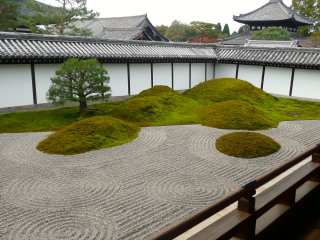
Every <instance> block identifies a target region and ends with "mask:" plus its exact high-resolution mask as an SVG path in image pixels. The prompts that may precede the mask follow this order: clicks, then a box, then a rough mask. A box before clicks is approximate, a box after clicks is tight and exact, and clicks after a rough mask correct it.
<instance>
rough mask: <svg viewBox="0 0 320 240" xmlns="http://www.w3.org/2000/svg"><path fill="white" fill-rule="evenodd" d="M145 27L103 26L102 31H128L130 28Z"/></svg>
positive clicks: (140, 28) (138, 28)
mask: <svg viewBox="0 0 320 240" xmlns="http://www.w3.org/2000/svg"><path fill="white" fill-rule="evenodd" d="M142 28H143V27H131V28H110V27H103V30H102V32H104V31H105V30H111V31H121V30H122V31H128V30H142Z"/></svg>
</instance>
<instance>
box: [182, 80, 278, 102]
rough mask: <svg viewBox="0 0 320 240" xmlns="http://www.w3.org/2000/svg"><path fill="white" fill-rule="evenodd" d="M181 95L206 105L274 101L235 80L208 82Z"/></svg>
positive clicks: (270, 97)
mask: <svg viewBox="0 0 320 240" xmlns="http://www.w3.org/2000/svg"><path fill="white" fill-rule="evenodd" d="M182 95H184V96H186V97H189V98H192V99H194V100H197V101H199V102H201V103H203V104H206V105H209V104H212V103H218V102H223V101H229V100H241V101H244V102H248V103H251V104H262V103H263V104H266V103H274V102H275V101H276V98H275V97H273V96H272V95H270V94H268V93H266V92H264V91H263V90H261V89H259V88H257V87H255V86H253V85H252V84H250V83H248V82H246V81H243V80H239V79H235V78H219V79H213V80H209V81H206V82H203V83H200V84H199V85H197V86H195V87H193V88H192V89H189V90H187V91H185V92H184V93H183V94H182Z"/></svg>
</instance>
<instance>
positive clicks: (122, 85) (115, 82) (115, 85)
mask: <svg viewBox="0 0 320 240" xmlns="http://www.w3.org/2000/svg"><path fill="white" fill-rule="evenodd" d="M103 67H104V68H105V69H106V70H107V71H108V76H109V77H110V82H109V84H108V86H109V87H110V88H111V95H112V96H125V95H128V70H127V64H123V63H119V64H117V63H105V64H103Z"/></svg>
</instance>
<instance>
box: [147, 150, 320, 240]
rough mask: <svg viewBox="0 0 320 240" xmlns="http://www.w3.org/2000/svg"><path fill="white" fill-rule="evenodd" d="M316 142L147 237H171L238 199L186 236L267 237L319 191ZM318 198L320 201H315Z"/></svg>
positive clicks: (167, 239)
mask: <svg viewBox="0 0 320 240" xmlns="http://www.w3.org/2000/svg"><path fill="white" fill-rule="evenodd" d="M309 156H312V160H311V161H310V162H308V163H307V164H305V165H303V166H302V167H300V168H298V169H297V170H296V171H294V172H293V173H291V174H290V175H288V176H286V177H284V178H283V179H282V180H280V181H279V182H277V183H276V184H274V185H273V186H271V187H269V188H267V189H266V190H265V191H263V192H262V193H260V194H258V195H256V196H255V197H254V195H255V194H256V189H257V188H259V187H261V186H262V185H264V184H265V183H267V182H269V181H270V180H272V179H273V178H275V177H277V176H278V175H280V174H282V173H283V172H285V171H286V170H288V169H289V168H291V167H293V166H294V165H296V164H297V163H299V162H301V161H303V160H304V159H306V158H307V157H309ZM319 180H320V144H318V145H316V146H314V147H312V148H310V149H309V150H307V151H306V152H304V153H302V154H300V155H298V156H296V157H294V158H292V159H291V160H289V161H287V162H285V163H284V164H282V165H280V166H279V167H277V168H276V169H274V170H271V171H269V172H267V173H266V174H264V175H262V176H260V177H258V178H257V179H255V180H254V181H252V182H250V183H248V184H246V185H245V186H243V187H240V188H238V189H236V190H235V191H233V192H231V193H229V194H227V195H226V196H224V197H223V198H220V199H219V200H218V201H217V202H215V203H213V204H211V205H208V206H206V207H204V208H202V209H200V210H199V211H197V212H195V213H193V214H191V215H190V216H188V217H186V218H184V219H182V220H180V221H178V222H176V223H174V224H172V225H170V226H169V227H167V228H165V229H163V230H161V231H159V232H158V233H156V234H154V235H152V236H151V237H149V238H147V240H171V239H174V238H176V237H178V236H179V235H181V234H183V233H184V232H186V231H188V230H189V229H191V228H192V227H194V226H196V225H197V224H199V223H201V222H202V221H204V220H206V219H207V218H209V217H211V216H212V215H214V214H216V213H217V212H219V211H221V210H222V209H224V208H226V207H228V206H229V205H231V204H233V203H234V202H236V201H238V208H237V209H235V210H233V211H232V212H230V213H229V214H227V215H225V216H224V217H222V218H220V219H219V220H217V221H215V222H214V223H212V224H211V225H209V226H207V227H205V228H204V229H202V230H200V231H199V232H198V233H196V234H195V235H193V236H192V237H190V238H189V240H201V239H210V240H211V239H247V240H251V239H267V237H268V235H270V233H272V232H274V231H276V230H277V229H278V228H279V227H281V226H282V225H283V224H282V223H284V222H286V221H287V219H288V218H291V217H292V216H293V215H294V214H295V213H296V212H297V211H298V210H299V209H301V207H302V206H304V205H306V204H307V202H308V201H309V200H310V199H312V198H314V197H319V193H320V183H319V182H320V181H319ZM319 202H320V201H319Z"/></svg>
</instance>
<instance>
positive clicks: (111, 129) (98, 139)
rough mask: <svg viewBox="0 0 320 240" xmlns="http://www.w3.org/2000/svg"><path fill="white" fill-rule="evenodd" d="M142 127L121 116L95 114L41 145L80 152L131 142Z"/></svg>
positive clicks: (53, 151) (64, 152)
mask: <svg viewBox="0 0 320 240" xmlns="http://www.w3.org/2000/svg"><path fill="white" fill-rule="evenodd" d="M139 131H140V128H138V127H137V126H135V125H134V124H132V123H128V122H125V121H122V120H119V119H115V118H112V117H104V116H99V117H92V118H88V119H85V120H82V121H79V122H77V123H74V124H71V125H69V126H67V127H65V128H63V129H61V130H59V131H57V132H55V133H53V134H52V135H50V136H49V137H48V138H47V139H45V140H43V141H42V142H40V143H39V144H38V146H37V149H38V150H40V151H43V152H45V153H49V154H61V155H72V154H79V153H84V152H88V151H91V150H98V149H101V148H109V147H113V146H118V145H121V144H124V143H127V142H130V141H132V140H133V139H135V138H136V137H137V136H138V132H139Z"/></svg>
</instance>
